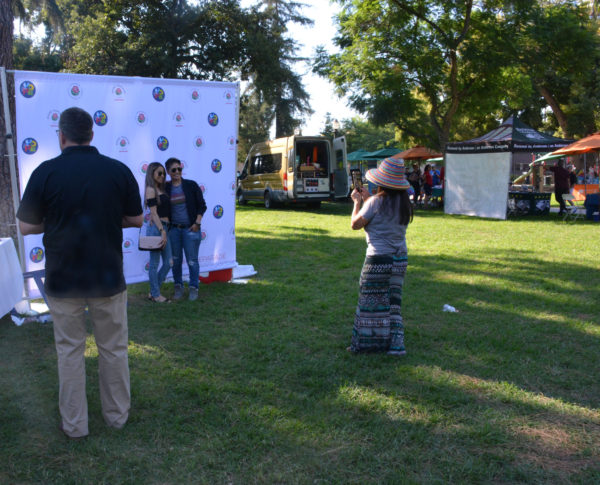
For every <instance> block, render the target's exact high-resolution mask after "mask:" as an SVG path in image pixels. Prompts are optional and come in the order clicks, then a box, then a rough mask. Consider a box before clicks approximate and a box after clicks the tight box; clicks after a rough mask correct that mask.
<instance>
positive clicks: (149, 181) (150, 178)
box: [144, 162, 166, 207]
mask: <svg viewBox="0 0 600 485" xmlns="http://www.w3.org/2000/svg"><path fill="white" fill-rule="evenodd" d="M159 168H162V169H163V171H164V170H165V168H164V167H163V166H162V164H160V163H158V162H152V163H151V164H150V165H148V168H147V169H146V188H147V187H152V188H153V189H154V193H155V194H156V203H157V205H160V197H159V196H158V192H159V189H160V191H161V192H164V191H165V183H164V179H163V183H162V184H157V183H156V180H154V172H156V171H157V170H158V169H159ZM165 177H166V175H165ZM147 205H148V201H147V200H146V189H145V188H144V207H146V206H147Z"/></svg>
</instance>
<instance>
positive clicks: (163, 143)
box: [156, 136, 169, 152]
mask: <svg viewBox="0 0 600 485" xmlns="http://www.w3.org/2000/svg"><path fill="white" fill-rule="evenodd" d="M156 146H157V147H158V149H159V150H160V151H161V152H164V151H165V150H166V149H167V148H169V140H167V137H166V136H159V137H158V138H157V139H156Z"/></svg>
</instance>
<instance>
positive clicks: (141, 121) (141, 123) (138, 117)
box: [135, 111, 148, 126]
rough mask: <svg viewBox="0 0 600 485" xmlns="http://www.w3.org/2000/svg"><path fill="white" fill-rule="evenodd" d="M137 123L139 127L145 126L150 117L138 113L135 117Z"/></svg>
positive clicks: (140, 112)
mask: <svg viewBox="0 0 600 485" xmlns="http://www.w3.org/2000/svg"><path fill="white" fill-rule="evenodd" d="M135 122H136V123H137V124H138V125H139V126H144V125H145V124H146V123H148V116H146V113H144V112H143V111H138V112H137V113H136V115H135Z"/></svg>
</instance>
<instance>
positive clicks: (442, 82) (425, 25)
mask: <svg viewBox="0 0 600 485" xmlns="http://www.w3.org/2000/svg"><path fill="white" fill-rule="evenodd" d="M338 3H339V4H340V5H341V7H342V10H341V13H340V14H339V16H338V36H337V38H336V44H337V45H338V47H339V48H340V52H338V53H335V54H328V53H326V52H325V51H324V49H320V50H319V51H318V53H317V57H316V61H315V64H314V69H315V71H316V72H318V73H320V74H322V75H324V76H326V77H328V78H329V79H330V80H332V81H333V82H334V83H335V85H336V86H337V88H338V90H339V91H340V92H341V93H342V92H345V93H349V96H350V100H351V103H352V105H353V107H354V108H356V109H357V110H358V111H359V112H363V113H366V114H368V116H369V118H370V119H371V120H372V121H374V122H375V123H377V124H385V123H394V125H395V126H397V127H398V128H399V130H400V131H401V134H402V138H403V140H405V141H407V142H408V143H416V142H419V143H423V144H426V145H429V146H432V147H436V148H440V149H442V148H443V147H444V146H445V143H446V142H447V141H449V140H450V139H451V138H453V137H454V136H456V135H457V134H462V135H463V136H475V135H477V134H478V131H477V132H476V131H473V130H474V129H476V130H479V129H480V128H481V125H486V124H491V123H497V120H498V119H500V118H502V117H504V116H505V115H507V114H509V113H514V112H517V113H518V112H524V113H526V112H529V114H530V116H531V118H532V119H535V118H536V116H537V119H538V123H536V127H540V125H541V124H542V122H543V118H544V115H545V113H546V112H547V108H548V107H549V108H550V109H551V110H552V111H553V112H554V113H555V114H557V113H559V108H560V109H562V110H564V111H565V112H568V114H569V118H570V119H572V120H576V119H580V121H579V122H577V123H576V122H575V121H573V124H572V126H573V128H569V127H568V126H567V123H566V122H565V123H563V122H562V121H560V114H557V116H556V118H555V119H556V120H559V121H558V122H557V123H555V127H557V128H558V127H559V126H560V128H562V130H563V132H564V133H563V134H570V135H572V134H585V133H581V132H579V133H577V132H576V130H581V131H586V130H589V128H590V126H591V125H592V124H593V122H592V119H593V118H594V116H592V115H591V113H592V112H593V113H596V116H597V113H598V101H597V99H598V98H597V89H598V87H597V86H598V83H597V82H595V81H596V80H597V75H598V74H597V69H598V55H599V53H598V45H597V40H598V30H597V24H594V23H593V21H592V20H590V16H589V11H586V10H585V9H583V8H582V7H581V6H579V4H578V3H577V2H574V1H571V0H563V1H555V2H545V1H542V0H539V1H524V0H504V1H502V0H488V1H478V2H476V1H474V0H460V1H459V0H380V1H374V2H365V1H355V0H338ZM561 19H562V23H561ZM557 31H558V32H557ZM557 33H558V35H557ZM583 62H587V64H586V67H585V68H583V66H582V64H581V63H583ZM569 63H570V65H571V68H569V67H568V66H569ZM574 66H576V68H575V69H573V68H572V67H574ZM555 110H556V111H555ZM536 112H537V115H536ZM474 122H475V123H474ZM548 125H550V124H548ZM469 131H470V133H469Z"/></svg>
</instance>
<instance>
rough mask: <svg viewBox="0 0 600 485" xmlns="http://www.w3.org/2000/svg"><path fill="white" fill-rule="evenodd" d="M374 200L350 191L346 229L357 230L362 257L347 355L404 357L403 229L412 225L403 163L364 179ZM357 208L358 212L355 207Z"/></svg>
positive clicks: (388, 164) (385, 164) (385, 165)
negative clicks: (362, 240) (361, 233)
mask: <svg viewBox="0 0 600 485" xmlns="http://www.w3.org/2000/svg"><path fill="white" fill-rule="evenodd" d="M366 178H367V180H368V181H369V182H372V183H373V184H375V185H377V192H376V193H375V195H372V196H371V195H370V194H369V192H368V191H367V190H366V189H364V188H362V190H360V191H359V190H357V189H354V191H353V192H352V200H353V201H354V209H353V211H352V219H351V226H352V229H355V230H358V229H363V228H364V230H365V232H366V236H367V254H366V257H365V261H364V264H363V267H362V271H361V274H360V288H359V296H358V305H357V307H356V315H355V317H354V328H353V330H352V343H351V345H350V347H348V349H347V350H348V351H350V352H354V353H358V352H369V351H370V352H373V351H375V352H387V353H388V354H390V355H405V354H406V350H405V348H404V325H403V323H402V315H401V306H402V286H403V284H404V274H405V273H406V266H407V248H406V238H405V236H406V228H407V226H408V224H409V222H411V221H412V205H411V203H410V199H409V197H408V190H407V189H408V188H409V187H410V184H409V183H408V181H407V180H406V176H405V172H404V160H401V159H394V158H386V159H385V160H383V161H382V162H381V164H380V165H379V167H378V168H376V169H372V170H369V171H368V172H367V174H366ZM361 206H362V207H361Z"/></svg>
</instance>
